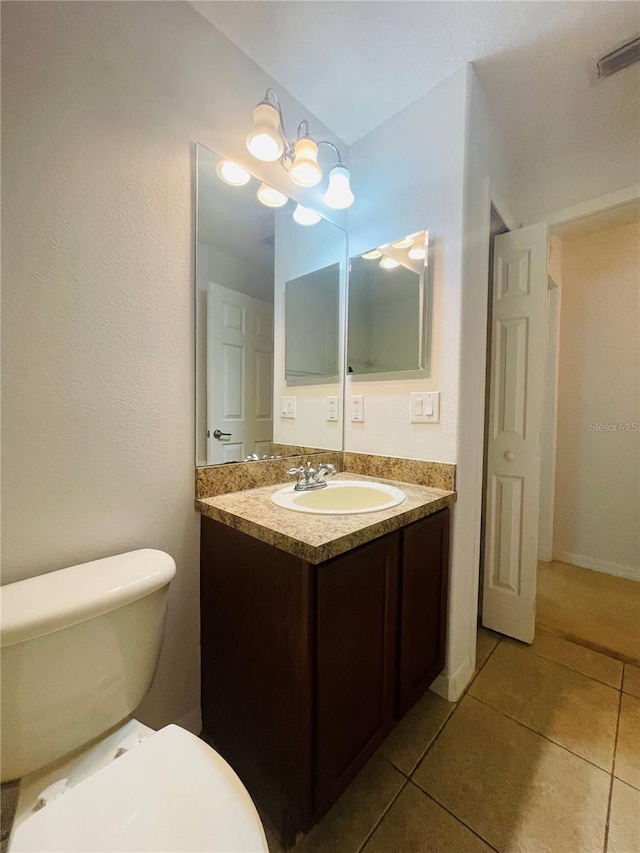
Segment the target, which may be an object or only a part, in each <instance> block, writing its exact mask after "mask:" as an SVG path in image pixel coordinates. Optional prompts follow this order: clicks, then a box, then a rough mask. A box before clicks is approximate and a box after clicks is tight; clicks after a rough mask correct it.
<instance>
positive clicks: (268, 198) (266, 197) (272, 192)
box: [256, 184, 289, 207]
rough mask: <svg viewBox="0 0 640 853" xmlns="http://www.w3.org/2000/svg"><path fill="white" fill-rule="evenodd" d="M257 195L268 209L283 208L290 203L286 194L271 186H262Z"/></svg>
mask: <svg viewBox="0 0 640 853" xmlns="http://www.w3.org/2000/svg"><path fill="white" fill-rule="evenodd" d="M256 195H257V196H258V201H260V202H262V204H264V205H266V206H267V207H282V205H283V204H286V203H287V202H288V201H289V199H288V198H287V196H286V195H285V194H284V193H281V192H280V190H276V189H274V188H273V187H270V186H269V184H260V186H259V187H258V192H257V193H256Z"/></svg>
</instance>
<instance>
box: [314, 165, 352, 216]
mask: <svg viewBox="0 0 640 853" xmlns="http://www.w3.org/2000/svg"><path fill="white" fill-rule="evenodd" d="M322 200H323V201H324V203H325V204H326V205H327V207H332V208H333V209H334V210H344V209H345V208H347V207H351V205H352V204H353V202H354V197H353V193H352V192H351V187H350V186H349V170H348V169H346V168H345V167H344V166H342V165H341V164H339V165H337V166H334V167H333V169H332V170H331V171H330V172H329V186H328V187H327V191H326V193H325V194H324V195H323V196H322Z"/></svg>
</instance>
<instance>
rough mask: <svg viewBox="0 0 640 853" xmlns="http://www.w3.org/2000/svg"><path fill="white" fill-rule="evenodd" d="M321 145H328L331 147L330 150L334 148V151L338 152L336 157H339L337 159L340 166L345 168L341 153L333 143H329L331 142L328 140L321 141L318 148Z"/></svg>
mask: <svg viewBox="0 0 640 853" xmlns="http://www.w3.org/2000/svg"><path fill="white" fill-rule="evenodd" d="M321 145H328V146H329V148H333V150H334V151H335V152H336V156H337V158H338V166H343V165H344V163H343V162H342V157H341V156H340V151H339V150H338V149H337V148H336V146H335V145H334V144H333V142H329V141H328V140H326V139H321V140H320V142H318V148H319V147H320V146H321Z"/></svg>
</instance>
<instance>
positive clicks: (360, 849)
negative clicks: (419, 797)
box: [356, 776, 409, 853]
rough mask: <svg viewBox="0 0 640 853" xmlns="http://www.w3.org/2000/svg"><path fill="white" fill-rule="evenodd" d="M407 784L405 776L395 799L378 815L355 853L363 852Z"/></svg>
mask: <svg viewBox="0 0 640 853" xmlns="http://www.w3.org/2000/svg"><path fill="white" fill-rule="evenodd" d="M408 784H409V780H408V779H407V777H406V776H405V777H404V782H403V783H402V787H401V788H400V790H399V791H398V793H397V794H396V795H395V797H393V799H392V800H391V802H390V803H389V805H388V806H387V807H386V808H385V809H384V810H383V812H382V814H381V815H380V817H379V818H378V820H377V821H376V822H375V823H374V825H373V827H372V828H371V830H370V831H369V832H368V833H367V835H366V836H365V838H364V841H363V842H362V844H361V845H360V847H358V849H357V850H356V853H362V851H363V850H364V848H365V847H366V846H367V844H368V843H369V841H370V840H371V838H372V836H373V834H374V832H375V831H376V830H377V829H378V827H379V826H380V824H381V823H382V821H383V820H384V819H385V817H386V816H387V814H388V812H389V810H390V809H391V807H392V806H393V804H394V803H395V801H396V800H397V799H398V797H399V796H400V794H401V793H402V792H403V791H404V789H405V788H406V787H407V785H408Z"/></svg>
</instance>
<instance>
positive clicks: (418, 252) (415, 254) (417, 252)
mask: <svg viewBox="0 0 640 853" xmlns="http://www.w3.org/2000/svg"><path fill="white" fill-rule="evenodd" d="M426 254H427V252H426V249H425V247H424V246H414V247H413V248H412V249H409V257H410V258H411V260H412V261H422V260H424V258H425V256H426Z"/></svg>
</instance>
